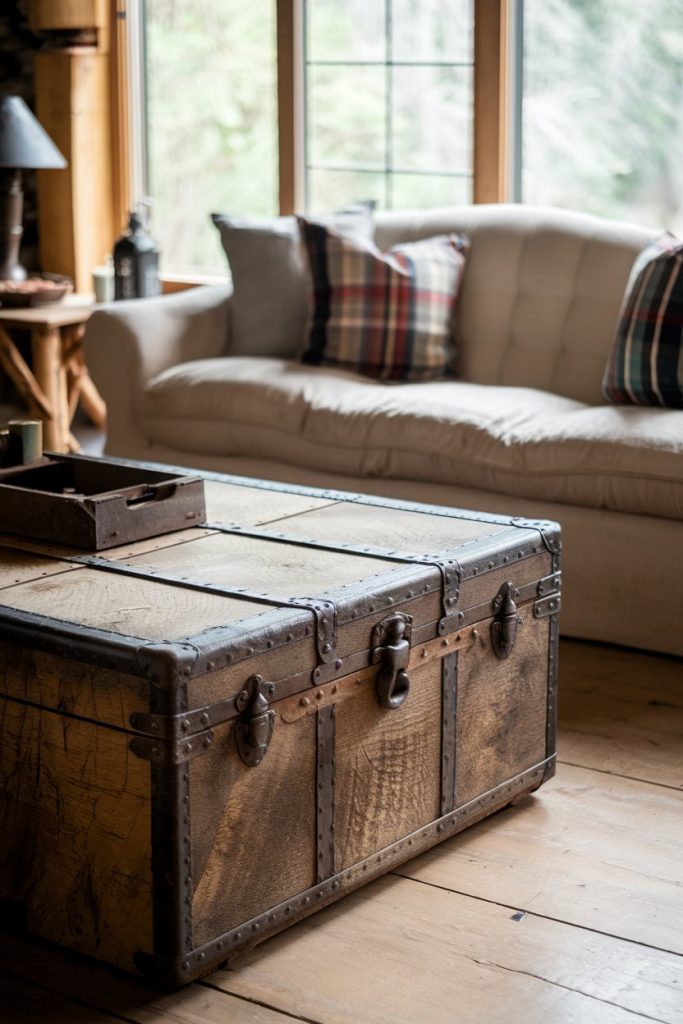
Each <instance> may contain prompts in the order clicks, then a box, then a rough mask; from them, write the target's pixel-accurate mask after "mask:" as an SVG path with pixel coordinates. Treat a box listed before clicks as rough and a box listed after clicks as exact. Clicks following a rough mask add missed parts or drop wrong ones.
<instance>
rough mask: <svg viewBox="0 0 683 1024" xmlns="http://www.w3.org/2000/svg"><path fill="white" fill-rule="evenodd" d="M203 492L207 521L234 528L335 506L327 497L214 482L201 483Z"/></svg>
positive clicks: (258, 524)
mask: <svg viewBox="0 0 683 1024" xmlns="http://www.w3.org/2000/svg"><path fill="white" fill-rule="evenodd" d="M204 493H205V494H206V508H207V519H208V521H209V522H217V523H226V524H228V525H236V526H261V525H263V524H264V523H270V522H275V521H276V520H278V519H284V518H286V517H287V516H293V515H298V514H299V513H300V512H306V511H307V510H308V509H317V508H324V506H325V505H331V504H336V502H332V501H330V499H328V498H314V497H309V496H308V495H305V494H289V493H288V492H287V491H277V490H273V489H270V488H261V487H240V486H239V485H238V484H223V483H218V482H217V481H215V480H206V481H205V483H204Z"/></svg>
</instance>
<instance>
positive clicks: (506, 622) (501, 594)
mask: <svg viewBox="0 0 683 1024" xmlns="http://www.w3.org/2000/svg"><path fill="white" fill-rule="evenodd" d="M517 596H518V595H517V591H516V590H515V585H514V583H510V582H507V583H504V584H503V586H502V587H501V588H500V590H499V591H498V593H497V594H496V596H495V597H494V599H493V613H494V616H495V618H494V619H493V622H492V623H491V647H492V648H493V653H494V654H495V656H496V657H497V658H498V659H499V660H500V661H504V660H505V659H506V658H509V657H510V654H511V653H512V648H513V647H514V646H515V640H516V639H517V627H518V626H521V624H522V619H521V618H520V616H519V615H518V614H517V605H516V604H515V597H517Z"/></svg>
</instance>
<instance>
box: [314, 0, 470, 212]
mask: <svg viewBox="0 0 683 1024" xmlns="http://www.w3.org/2000/svg"><path fill="white" fill-rule="evenodd" d="M473 17H474V15H473V6H472V2H471V0H307V2H306V4H305V20H306V32H305V39H306V46H305V58H304V75H305V123H306V133H305V134H306V160H305V165H306V166H305V173H306V200H307V206H308V207H309V208H310V209H312V210H313V211H316V210H322V209H326V208H329V206H330V205H332V206H339V205H343V204H344V203H348V202H353V201H354V200H358V199H374V200H375V201H376V202H377V204H378V206H379V207H387V208H395V207H410V206H413V207H415V206H441V205H448V204H449V203H458V202H463V201H468V200H470V199H471V195H472V131H473V125H472V92H473Z"/></svg>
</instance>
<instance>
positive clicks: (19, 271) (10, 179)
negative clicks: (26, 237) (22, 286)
mask: <svg viewBox="0 0 683 1024" xmlns="http://www.w3.org/2000/svg"><path fill="white" fill-rule="evenodd" d="M23 209H24V193H23V192H22V188H21V171H20V170H8V171H2V172H0V281H25V280H26V276H27V275H26V269H25V267H22V266H21V264H20V263H19V246H20V244H21V236H22V234H23V229H22V226H21V216H22V213H23Z"/></svg>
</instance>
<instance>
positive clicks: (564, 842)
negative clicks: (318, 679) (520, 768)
mask: <svg viewBox="0 0 683 1024" xmlns="http://www.w3.org/2000/svg"><path fill="white" fill-rule="evenodd" d="M612 656H614V657H615V659H616V664H617V665H618V666H619V672H620V673H623V677H624V678H625V680H626V686H627V692H628V694H629V701H632V704H629V708H628V714H627V715H626V716H620V715H617V716H615V720H614V722H613V727H611V728H610V730H609V735H605V736H604V739H603V738H601V740H600V741H598V740H597V737H595V738H593V739H591V738H590V736H591V727H592V721H593V717H594V714H593V710H594V707H595V701H596V700H597V699H598V698H599V697H600V694H599V690H598V691H594V690H593V689H592V688H591V687H590V686H589V685H585V684H587V683H589V682H590V680H591V678H592V677H593V676H594V674H596V682H597V678H598V677H599V678H600V680H601V683H600V685H602V679H603V676H604V673H603V674H601V673H602V669H601V668H600V665H601V662H602V660H603V658H604V659H610V658H612ZM628 664H631V665H632V666H633V669H634V670H633V672H632V673H629V672H628V671H626V670H627V667H628ZM663 666H664V662H663V660H662V659H661V658H658V657H650V656H647V655H642V654H635V653H634V654H632V653H630V652H620V651H612V650H611V649H609V648H601V647H598V646H597V645H590V644H579V643H576V644H567V643H564V644H563V645H562V652H561V659H560V695H561V704H560V711H561V714H560V729H559V738H560V745H561V744H562V738H563V718H564V715H565V714H568V715H569V722H570V724H571V729H570V735H571V736H572V737H574V738H577V737H578V736H579V735H580V734H582V733H584V734H586V735H587V736H588V737H589V741H588V744H587V746H585V747H584V750H585V757H586V761H587V762H590V767H592V768H595V769H596V770H595V771H586V770H581V769H576V768H571V767H566V766H563V765H560V767H559V772H560V775H559V778H558V779H556V780H553V781H551V782H550V783H549V784H548V785H547V786H545V787H544V788H543V789H542V790H541V791H540V792H539V794H538V795H537V796H534V797H532V798H530V799H529V800H527V801H526V802H525V804H524V805H522V806H519V807H518V808H513V809H510V810H506V811H503V812H501V813H500V814H498V815H495V816H494V818H492V819H491V820H490V822H489V823H488V824H487V825H479V826H475V829H474V830H472V831H470V832H469V833H468V832H464V833H463V834H462V835H461V836H459V837H458V838H457V839H456V840H454V841H453V842H448V843H446V844H444V845H443V846H442V847H440V849H439V850H438V851H434V855H433V856H434V857H436V856H437V855H440V856H441V857H443V860H444V863H446V864H447V863H448V862H449V861H453V862H454V870H453V871H452V873H451V879H450V882H449V881H448V880H447V879H446V878H445V871H442V873H441V874H442V882H440V883H439V884H438V885H430V884H425V883H424V882H421V881H415V880H412V879H409V878H399V877H397V876H395V875H394V876H392V877H390V878H385V879H383V880H382V881H379V882H377V883H375V884H374V885H372V886H369V887H367V888H365V889H363V890H361V891H359V892H358V893H357V894H355V895H353V896H349V897H348V898H346V899H345V900H343V901H342V902H341V903H339V904H337V905H336V906H335V907H332V908H330V909H329V910H326V911H323V912H322V913H321V914H318V915H316V916H315V917H312V918H310V919H308V920H307V921H304V922H302V923H301V924H299V925H297V926H296V927H295V928H293V929H291V930H290V931H289V932H286V933H283V934H282V935H280V936H278V937H276V938H275V939H273V940H271V941H269V942H267V943H265V944H264V945H263V946H261V947H260V948H258V949H257V950H255V951H254V952H252V953H249V954H247V955H245V956H244V957H242V958H240V959H238V960H237V961H235V962H234V964H233V965H232V968H231V969H230V970H227V971H222V972H218V973H216V974H214V975H212V976H211V978H209V979H207V982H206V983H197V984H194V985H192V986H190V987H189V988H188V989H185V990H183V991H181V992H179V993H176V994H174V995H173V996H161V995H159V994H157V993H155V992H154V991H153V990H152V989H150V988H148V987H147V986H145V985H144V984H143V983H141V982H137V981H135V980H134V979H132V978H128V977H124V976H122V975H119V974H116V973H114V972H111V971H108V970H107V969H106V968H103V967H100V966H99V965H97V964H95V963H93V962H92V961H88V960H86V959H83V958H79V957H77V956H73V955H67V954H64V953H62V952H61V951H59V950H57V949H55V948H54V947H50V946H49V945H48V944H45V943H40V942H38V941H32V940H27V939H25V938H22V937H21V936H19V935H18V934H17V932H16V931H9V932H6V931H3V930H2V929H0V960H2V962H3V964H4V965H5V968H6V969H7V970H9V971H11V972H12V973H13V974H14V975H16V976H18V977H25V978H28V979H31V980H32V981H35V983H36V985H38V986H41V987H43V988H44V989H45V990H46V991H50V992H58V993H62V994H64V995H73V994H74V993H75V994H77V997H78V998H79V999H81V1000H82V1001H83V1003H85V1004H87V1005H90V1006H95V1007H98V1008H99V1009H100V1010H102V1011H103V1012H109V1013H111V1014H113V1015H117V1016H118V1018H119V1019H120V1018H123V1019H124V1020H131V1021H136V1022H139V1024H149V1022H152V1021H154V1022H156V1021H159V1022H161V1021H163V1022H164V1024H165V1022H168V1024H172V1022H178V1024H190V1022H191V1024H223V1021H225V1020H230V1021H235V1022H236V1024H241V1022H242V1021H250V1022H252V1021H253V1022H254V1024H260V1022H261V1021H263V1022H264V1024H270V1022H271V1021H272V1022H273V1024H275V1021H277V1020H279V1019H280V1016H279V1015H278V1012H277V1011H279V1013H280V1014H283V1015H284V1014H291V1015H292V1016H293V1017H296V1018H297V1019H301V1017H302V1016H303V1018H304V1019H307V1020H309V1021H312V1022H316V1024H334V1022H349V1024H350V1022H353V1024H365V1022H368V1024H370V1022H372V1024H383V1022H391V1024H416V1022H420V1024H422V1022H425V1024H427V1022H429V1024H440V1022H441V1021H448V1024H451V1022H452V1021H453V1019H454V1014H455V1015H456V1016H457V1019H458V1021H459V1022H462V1024H482V1022H483V1021H485V1022H486V1024H509V1022H510V1020H511V1019H513V1018H514V1019H515V1020H520V1021H524V1022H525V1024H547V1022H548V1021H549V1020H552V1021H558V1022H561V1024H564V1022H567V1024H568V1022H571V1024H575V1022H583V1021H586V1022H590V1024H598V1022H599V1024H612V1022H618V1024H621V1022H622V1021H623V1022H624V1024H627V1022H629V1024H634V1022H636V1021H638V1020H639V1019H640V1020H642V1021H643V1022H645V1021H651V1020H658V1021H664V1022H667V1024H681V1022H682V1021H683V1000H682V999H681V991H683V979H682V978H681V966H682V964H683V958H682V957H681V956H680V955H674V954H672V953H669V952H663V951H661V950H659V949H656V948H653V945H646V943H648V942H651V941H652V939H653V938H659V936H658V935H654V934H653V929H654V925H655V924H656V928H657V930H658V932H659V933H663V932H665V931H666V932H668V933H673V934H674V935H676V934H678V932H680V920H681V907H680V902H677V899H676V897H677V896H678V894H679V893H680V891H681V888H680V884H679V885H678V886H677V885H676V884H675V880H676V879H678V880H679V883H680V864H681V858H680V855H676V856H672V853H671V851H672V850H675V847H676V843H677V842H679V841H680V840H679V834H680V831H681V830H680V825H679V820H680V818H679V817H676V816H675V815H674V816H672V815H671V813H670V809H671V806H673V805H671V804H670V800H673V801H674V803H675V807H676V808H678V807H679V806H680V804H679V801H680V794H678V793H677V792H676V791H675V790H674V789H673V788H670V784H669V783H668V782H666V781H665V780H666V779H668V778H672V779H674V780H675V779H676V778H677V775H676V773H677V771H678V769H679V768H680V745H677V744H675V743H674V742H673V738H671V740H670V741H667V742H665V743H663V744H659V738H660V736H662V735H663V734H664V735H668V730H669V722H670V719H671V715H672V710H671V708H670V707H667V704H669V703H671V700H670V697H671V695H672V694H674V693H675V691H676V688H677V681H676V673H675V672H674V668H675V667H677V666H675V665H673V664H672V665H671V673H670V674H669V675H668V676H667V678H668V680H669V681H668V683H665V682H664V675H665V674H666V672H665V669H664V668H663ZM612 685H613V687H614V693H615V695H618V678H617V676H616V675H615V676H614V679H613V683H610V682H609V680H606V686H607V692H608V693H610V692H611V689H612ZM569 694H570V695H571V701H570V703H569V704H567V702H566V700H565V699H564V697H565V696H566V695H569ZM600 699H602V698H600ZM609 699H610V700H611V699H612V697H610V698H609ZM614 699H616V696H615V698H614ZM652 699H654V700H655V701H656V703H654V704H651V703H650V701H651V700H652ZM565 709H567V710H565ZM641 712H642V714H643V733H644V734H643V737H642V742H638V743H636V744H633V743H632V742H631V737H632V732H631V723H634V722H637V721H638V720H639V714H640V713H641ZM648 740H649V746H651V747H652V749H653V750H656V758H657V760H656V761H653V760H652V758H651V757H650V754H649V752H648ZM268 756H270V755H268ZM617 758H618V760H617ZM604 761H607V762H608V764H609V763H611V768H608V770H610V771H613V772H614V775H612V776H610V775H608V774H607V772H606V771H603V770H600V769H601V768H602V765H603V762H604ZM596 762H597V763H596ZM644 771H650V772H654V773H655V774H656V775H657V776H658V778H656V779H654V780H653V781H656V782H659V785H646V784H644V783H634V782H632V781H630V780H629V779H625V778H621V777H619V776H620V773H623V775H627V776H632V777H636V778H637V777H642V773H643V772H644ZM529 816H531V819H530V821H529V825H528V826H525V821H526V819H527V818H529ZM513 826H514V831H515V832H516V834H517V836H518V839H517V840H516V841H514V842H513V841H512V839H511V834H512V832H513ZM501 844H502V847H503V848H504V850H505V852H506V853H507V854H508V856H507V857H501ZM565 849H568V850H569V851H570V852H569V853H567V854H564V853H563V852H562V851H563V850H565ZM429 856H430V855H425V856H424V857H423V858H421V860H420V861H419V862H418V863H424V862H425V861H426V859H427V858H428V857H429ZM565 864H567V868H566V869H565ZM406 870H409V869H408V868H406ZM565 870H566V871H567V872H568V876H567V877H566V878H565ZM520 877H521V878H522V879H523V881H524V885H525V886H526V887H527V891H531V892H532V893H534V892H536V891H537V890H538V891H539V892H540V893H541V894H545V895H544V900H545V905H546V909H550V911H551V916H550V917H548V916H545V911H544V910H540V907H539V905H536V906H535V908H534V909H535V910H536V911H539V910H540V913H538V914H536V913H534V912H533V910H532V911H531V912H529V913H528V914H527V916H526V917H525V918H524V919H523V920H521V921H516V920H514V919H513V915H514V913H515V912H516V911H523V910H525V909H528V908H527V907H526V906H525V904H524V902H520V899H521V897H522V896H523V892H521V891H520V890H524V886H523V885H520V884H519V879H520ZM667 880H668V881H667ZM444 881H445V882H446V884H447V885H448V884H450V885H451V886H452V887H453V888H454V889H457V890H458V891H456V892H454V891H452V889H449V888H445V889H444V888H441V884H443V882H444ZM494 883H495V891H491V887H492V886H493V885H494ZM487 887H488V889H489V891H490V892H491V895H492V896H498V897H499V898H500V902H491V901H490V898H489V897H487V896H484V897H483V898H477V897H478V893H485V892H486V889H487ZM555 889H557V897H556V901H555V905H554V907H553V906H552V905H550V907H548V899H547V896H548V894H549V893H550V895H552V893H553V891H554V890H555ZM660 889H665V890H666V893H665V897H666V898H664V899H662V900H661V903H660V904H659V905H658V906H657V907H655V908H653V905H652V900H651V898H650V897H651V895H652V892H654V891H656V890H660ZM572 893H573V895H574V896H575V897H576V898H575V899H574V900H573V902H572V904H571V908H572V916H573V921H572V923H566V921H565V920H564V916H565V915H564V914H563V911H564V909H565V903H566V899H568V898H569V897H571V896H572ZM467 894H469V895H467ZM672 894H673V898H669V897H670V896H671V895H672ZM579 896H580V898H578V897H579ZM593 907H595V908H597V911H594V910H593V909H592V908H593ZM553 913H554V916H556V917H559V918H560V920H553V919H552V917H553ZM620 918H622V919H623V920H624V921H625V922H626V923H627V924H628V927H629V931H630V933H631V934H632V936H633V938H632V940H630V941H626V940H624V939H621V938H614V937H611V936H610V935H607V934H605V932H606V931H609V925H613V924H614V921H615V919H616V920H617V921H619V919H620ZM217 985H219V986H221V988H222V989H223V991H220V990H218V989H217V988H216V986H217ZM3 991H4V990H3V985H2V982H1V981H0V1016H1V1014H2V1010H3V1003H2V993H3ZM231 992H235V993H236V992H239V993H241V994H242V995H243V996H244V997H245V999H246V1000H250V999H253V1000H255V1001H256V1002H248V1001H245V999H237V998H235V996H234V995H231V994H230V993H231ZM264 1004H265V1005H264ZM265 1006H270V1007H273V1010H271V1009H266V1008H265ZM44 1007H45V1013H44V1015H42V1014H41V1016H40V1017H39V1018H38V1019H39V1020H40V1021H41V1024H62V1020H61V1018H60V1017H59V1009H58V1007H57V1006H55V1007H54V1012H53V1010H52V1008H51V1006H50V1004H49V1002H47V1001H46V1003H45V1004H44ZM285 1019H286V1018H285ZM13 1024H14V1022H13ZM21 1024H24V1021H23V1020H22V1021H21ZM32 1024H33V1022H32ZM78 1024H80V1022H78Z"/></svg>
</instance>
